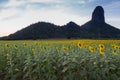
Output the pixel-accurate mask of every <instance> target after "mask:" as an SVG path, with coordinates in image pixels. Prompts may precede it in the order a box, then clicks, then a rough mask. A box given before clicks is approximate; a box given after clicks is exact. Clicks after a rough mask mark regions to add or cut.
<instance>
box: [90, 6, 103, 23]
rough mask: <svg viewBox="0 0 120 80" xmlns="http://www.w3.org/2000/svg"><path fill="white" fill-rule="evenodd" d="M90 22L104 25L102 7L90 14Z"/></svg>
mask: <svg viewBox="0 0 120 80" xmlns="http://www.w3.org/2000/svg"><path fill="white" fill-rule="evenodd" d="M92 21H93V22H96V23H105V17H104V9H103V7H102V6H97V7H96V8H95V9H94V11H93V13H92Z"/></svg>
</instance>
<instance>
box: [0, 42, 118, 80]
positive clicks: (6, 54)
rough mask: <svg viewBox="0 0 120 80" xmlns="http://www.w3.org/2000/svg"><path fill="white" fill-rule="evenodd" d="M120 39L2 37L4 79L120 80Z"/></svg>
mask: <svg viewBox="0 0 120 80" xmlns="http://www.w3.org/2000/svg"><path fill="white" fill-rule="evenodd" d="M119 64H120V41H119V40H67V41H65V40H61V41H57V40H56V41H53V40H51V41H47V40H45V41H0V80H120V65H119Z"/></svg>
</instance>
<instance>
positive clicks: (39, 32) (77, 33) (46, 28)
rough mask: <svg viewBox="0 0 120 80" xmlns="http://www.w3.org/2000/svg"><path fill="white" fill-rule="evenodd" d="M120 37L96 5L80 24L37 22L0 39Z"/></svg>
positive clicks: (101, 9)
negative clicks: (85, 21) (85, 20)
mask: <svg viewBox="0 0 120 80" xmlns="http://www.w3.org/2000/svg"><path fill="white" fill-rule="evenodd" d="M71 38H72V39H86V38H87V39H120V30H119V29H117V28H115V27H113V26H111V25H109V24H107V23H106V22H105V17H104V9H103V8H102V7H101V6H97V7H96V8H95V10H94V11H93V13H92V19H91V20H90V21H89V22H87V23H85V24H84V25H82V26H79V25H77V24H76V23H74V22H72V21H71V22H69V23H67V24H66V25H63V26H57V25H54V24H52V23H47V22H38V23H35V24H32V25H30V26H28V27H26V28H23V29H21V30H19V31H17V32H15V33H13V34H10V35H8V36H5V37H1V38H0V39H1V40H31V39H32V40H36V39H71Z"/></svg>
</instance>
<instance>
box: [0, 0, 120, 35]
mask: <svg viewBox="0 0 120 80" xmlns="http://www.w3.org/2000/svg"><path fill="white" fill-rule="evenodd" d="M98 5H99V6H103V8H104V11H105V21H106V22H107V23H108V24H110V25H112V26H115V27H116V28H119V29H120V15H119V14H120V0H0V36H7V35H9V34H11V33H14V32H16V31H18V30H21V29H22V28H25V27H27V26H29V25H31V24H34V23H36V22H40V21H45V22H50V23H54V24H56V25H65V24H67V23H68V22H70V21H74V22H75V23H77V24H78V25H83V24H84V23H86V22H87V21H89V20H91V15H92V12H93V10H94V8H95V7H96V6H98Z"/></svg>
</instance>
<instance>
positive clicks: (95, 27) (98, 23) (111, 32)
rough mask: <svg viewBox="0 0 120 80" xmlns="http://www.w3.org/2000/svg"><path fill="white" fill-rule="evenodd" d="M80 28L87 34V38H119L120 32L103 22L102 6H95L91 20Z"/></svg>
mask: <svg viewBox="0 0 120 80" xmlns="http://www.w3.org/2000/svg"><path fill="white" fill-rule="evenodd" d="M81 28H82V30H85V31H87V32H88V33H89V34H88V38H100V39H103V38H104V39H110V38H111V39H118V38H120V30H119V29H117V28H115V27H113V26H111V25H109V24H107V23H106V22H105V17H104V9H103V8H102V6H97V7H96V8H95V10H94V11H93V13H92V19H91V20H90V21H89V22H87V23H85V24H84V25H82V26H81Z"/></svg>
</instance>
